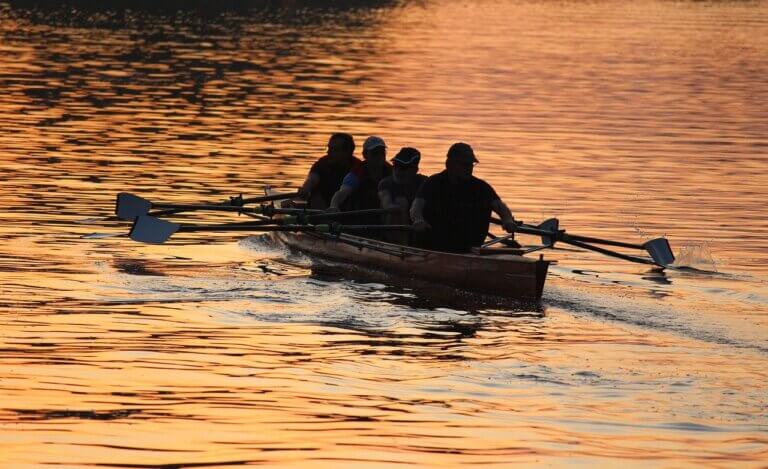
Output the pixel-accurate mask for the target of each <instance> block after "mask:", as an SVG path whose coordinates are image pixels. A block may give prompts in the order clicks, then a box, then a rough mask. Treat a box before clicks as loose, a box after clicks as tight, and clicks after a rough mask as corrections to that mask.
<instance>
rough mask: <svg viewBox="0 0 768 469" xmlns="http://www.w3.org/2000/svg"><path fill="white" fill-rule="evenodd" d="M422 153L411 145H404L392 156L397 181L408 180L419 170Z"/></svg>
mask: <svg viewBox="0 0 768 469" xmlns="http://www.w3.org/2000/svg"><path fill="white" fill-rule="evenodd" d="M419 161H421V153H420V152H419V150H417V149H415V148H411V147H403V148H401V149H400V151H399V152H397V155H395V157H394V158H392V177H393V178H394V180H395V181H397V182H401V181H403V182H407V181H409V180H410V179H411V178H413V177H414V176H416V174H418V172H419Z"/></svg>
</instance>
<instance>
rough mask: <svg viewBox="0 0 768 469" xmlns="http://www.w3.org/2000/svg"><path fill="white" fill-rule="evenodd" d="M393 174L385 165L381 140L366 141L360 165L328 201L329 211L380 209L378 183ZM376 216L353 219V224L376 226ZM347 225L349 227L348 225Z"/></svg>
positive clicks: (390, 167)
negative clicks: (329, 203) (329, 202)
mask: <svg viewBox="0 0 768 469" xmlns="http://www.w3.org/2000/svg"><path fill="white" fill-rule="evenodd" d="M391 174H392V165H390V164H389V163H388V162H387V146H386V144H385V143H384V140H382V139H381V138H380V137H374V136H372V137H368V138H367V139H365V143H363V161H362V162H359V163H357V164H355V165H354V166H353V167H352V169H351V170H350V171H349V173H348V174H347V175H346V176H345V177H344V181H343V182H342V184H341V188H340V189H339V190H338V191H336V193H335V194H334V195H333V198H332V199H331V205H330V207H328V210H331V211H338V210H342V209H343V210H345V211H348V210H366V209H375V208H380V204H379V193H378V190H379V182H380V181H381V180H382V179H384V178H386V177H388V176H389V175H391ZM380 220H381V217H380V216H379V215H365V216H361V217H355V219H354V223H355V224H363V225H368V224H378V223H380ZM349 223H352V221H350V222H349Z"/></svg>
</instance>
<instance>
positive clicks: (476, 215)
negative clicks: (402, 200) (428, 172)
mask: <svg viewBox="0 0 768 469" xmlns="http://www.w3.org/2000/svg"><path fill="white" fill-rule="evenodd" d="M416 197H418V198H422V199H424V201H425V205H424V219H425V220H426V221H427V223H429V224H430V225H431V226H432V229H431V230H429V231H428V232H427V233H426V236H425V237H424V240H423V243H424V244H425V246H424V247H426V248H428V249H433V250H436V251H446V252H457V253H463V252H469V251H470V249H471V248H472V247H473V246H480V245H481V244H483V241H485V237H486V235H487V233H488V224H489V222H490V217H491V204H492V203H493V201H495V200H498V199H499V196H498V195H497V194H496V191H494V190H493V188H492V187H491V186H490V185H489V184H488V183H486V182H485V181H483V180H482V179H478V178H476V177H474V176H472V177H470V178H468V179H456V178H451V177H450V176H449V175H448V173H447V172H446V171H443V172H441V173H438V174H435V175H434V176H430V177H429V178H427V180H426V181H424V184H422V185H421V189H419V192H418V194H417V196H416Z"/></svg>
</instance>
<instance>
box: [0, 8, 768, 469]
mask: <svg viewBox="0 0 768 469" xmlns="http://www.w3.org/2000/svg"><path fill="white" fill-rule="evenodd" d="M52 3H54V2H47V3H46V2H42V4H43V6H34V4H33V3H32V2H18V1H14V2H10V3H8V2H0V90H2V92H0V174H1V175H2V178H0V179H2V180H1V181H0V222H1V223H0V239H2V242H1V243H0V292H1V293H2V294H1V295H0V327H1V329H0V330H1V331H2V333H0V348H1V349H2V353H0V395H2V399H0V464H2V465H4V466H7V467H34V466H42V465H49V464H59V465H63V466H65V467H74V466H129V467H199V466H206V465H216V466H227V465H229V466H237V465H244V464H261V463H263V464H275V465H286V466H292V467H296V466H316V467H327V466H334V467H338V466H347V467H360V466H363V465H366V466H376V465H378V466H394V465H399V463H413V464H418V465H421V466H430V465H432V466H452V465H463V464H467V465H469V464H488V465H490V464H498V465H502V466H504V465H511V464H526V465H563V464H590V465H601V466H616V465H619V464H621V465H623V466H649V465H650V466H656V465H661V466H673V467H679V466H698V465H708V466H716V467H733V466H738V465H743V466H753V467H754V466H761V465H764V464H766V461H768V433H767V432H768V410H767V409H768V407H767V406H768V404H767V402H766V400H767V397H766V396H767V395H766V387H767V386H768V372H766V369H768V266H766V260H767V259H768V256H766V252H768V238H767V237H766V235H765V233H766V230H768V217H766V209H765V200H766V199H768V189H766V187H767V186H768V158H767V157H768V78H766V77H768V59H766V57H768V56H766V54H765V51H766V50H768V5H766V3H765V2H660V1H659V2H656V1H639V2H628V1H624V2H622V1H617V2H543V1H541V2H539V1H531V2H516V1H502V0H498V1H492V0H489V1H477V2H461V1H451V0H448V1H443V2H431V1H426V2H407V1H406V2H386V1H381V2H375V1H369V2H354V3H352V4H351V6H346V7H344V6H339V5H333V7H331V6H330V5H331V3H326V4H325V5H324V6H323V5H319V4H318V2H300V1H299V2H295V1H294V2H284V3H280V2H267V3H263V4H260V3H258V2H252V3H248V2H244V3H243V4H241V5H239V6H238V7H237V8H234V7H232V8H230V6H229V5H227V3H228V2H219V3H220V4H217V5H216V6H213V5H207V6H206V9H205V10H199V9H198V10H190V9H187V10H184V9H183V8H182V9H179V6H178V5H176V4H174V5H173V7H169V8H158V7H151V8H148V7H147V6H146V5H147V4H149V2H135V3H132V2H130V1H123V2H118V3H119V4H121V5H123V6H125V8H119V9H105V8H103V7H94V6H93V5H92V4H91V3H90V2H82V1H81V2H75V3H74V4H73V5H75V6H74V7H72V8H60V7H55V6H53V7H52V6H47V5H49V4H52ZM254 5H256V6H254ZM337 130H344V131H349V132H351V133H353V134H354V135H355V136H356V138H357V139H358V140H359V141H361V140H362V139H363V138H364V137H365V136H366V135H369V134H378V135H382V136H383V137H384V138H385V139H386V140H387V142H388V143H389V145H390V148H392V149H396V148H399V147H400V146H404V145H411V146H416V147H418V148H420V149H421V150H422V153H423V155H424V161H423V165H422V166H423V170H424V172H426V173H431V172H434V171H436V170H438V169H439V168H440V166H441V165H442V160H443V155H444V154H445V150H446V149H447V147H448V145H449V144H450V143H451V142H453V141H456V140H465V141H467V142H470V143H471V144H472V145H473V146H474V147H475V149H476V151H477V154H478V157H479V159H480V160H481V164H480V165H479V166H478V167H477V174H478V175H479V176H480V177H482V178H485V179H486V180H488V181H489V182H491V183H492V184H493V185H494V186H495V187H496V188H497V190H498V192H499V193H500V194H502V195H503V197H504V199H505V200H506V201H507V202H508V204H509V205H510V206H511V207H512V209H513V211H514V212H515V214H516V216H517V217H518V218H521V219H524V220H526V221H530V222H537V221H540V220H543V219H545V218H547V217H550V216H558V217H559V218H560V219H561V225H562V226H563V227H565V228H567V229H568V230H569V232H574V233H580V234H581V233H583V234H588V235H595V236H603V237H608V238H616V239H627V240H632V241H640V240H642V239H646V238H649V237H652V236H656V235H660V234H665V235H667V236H668V237H669V239H670V241H671V243H672V245H673V247H674V248H675V250H676V252H677V254H678V258H679V259H680V261H681V262H680V263H681V264H683V265H689V266H693V267H697V270H693V269H687V270H670V271H667V272H664V273H660V272H654V271H649V270H648V269H646V268H645V267H643V266H636V265H633V264H625V263H623V262H622V261H619V260H613V259H608V258H604V257H600V256H598V255H595V254H590V253H585V252H576V251H568V250H560V251H553V252H550V253H547V256H548V257H551V258H553V259H557V260H558V261H559V264H558V265H557V266H554V267H553V268H552V270H551V274H550V278H549V280H548V283H547V286H546V288H545V293H544V299H543V300H542V303H541V304H540V305H536V306H535V307H532V306H531V305H520V304H514V303H509V302H506V303H505V302H499V301H497V300H493V299H483V298H474V297H470V296H465V295H461V294H457V293H456V292H452V291H447V292H446V291H443V290H441V289H439V288H436V289H435V290H434V291H433V289H432V287H426V286H418V287H414V286H412V285H402V283H400V282H397V280H396V279H394V280H393V279H389V278H387V277H382V276H378V275H375V274H372V273H369V274H366V275H364V276H362V277H360V276H356V275H350V274H349V273H348V272H346V271H344V270H343V269H342V270H339V269H336V268H333V269H326V268H323V269H318V268H314V269H313V268H312V263H311V260H310V259H307V258H305V257H303V256H301V255H297V254H292V253H289V252H286V251H284V250H282V249H281V248H280V247H278V246H275V245H273V244H271V243H269V242H267V241H266V240H264V239H262V238H259V237H251V238H244V237H243V236H242V235H240V236H232V235H229V234H216V235H206V236H203V235H185V236H183V237H182V236H179V237H177V238H174V241H173V242H171V243H169V244H166V245H162V246H148V245H139V244H136V243H132V242H130V241H128V240H127V239H124V238H110V239H103V240H83V239H81V238H80V237H81V236H82V235H84V234H87V233H91V232H94V231H101V232H109V233H122V232H125V230H126V227H125V226H122V225H118V224H110V223H91V224H88V223H82V222H83V220H85V219H87V218H92V217H100V216H104V215H108V214H109V213H110V212H111V210H112V204H113V200H114V196H115V194H116V193H117V192H118V191H122V190H128V191H132V192H135V193H138V194H141V195H144V196H147V197H149V198H151V199H152V200H156V201H177V202H196V201H203V200H204V201H208V200H214V201H216V200H221V199H222V198H224V197H226V196H229V195H235V194H237V193H240V192H243V193H246V194H254V195H258V194H261V192H262V190H263V187H264V186H265V185H267V184H269V185H272V186H274V187H277V188H280V189H288V188H295V187H296V186H297V184H298V183H299V182H300V181H301V179H302V178H303V176H304V174H305V173H306V170H307V168H308V166H309V165H310V164H311V162H312V161H313V160H314V159H316V158H317V157H318V156H319V155H320V154H321V153H322V151H323V144H324V142H325V140H326V139H327V136H328V135H329V133H331V132H333V131H337ZM200 217H202V216H200ZM205 218H206V220H211V221H212V220H220V219H223V218H222V217H213V216H206V217H205ZM188 219H197V218H196V217H192V216H189V217H188Z"/></svg>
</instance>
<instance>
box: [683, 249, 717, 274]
mask: <svg viewBox="0 0 768 469" xmlns="http://www.w3.org/2000/svg"><path fill="white" fill-rule="evenodd" d="M675 266H677V267H691V268H694V269H698V270H709V271H711V272H717V263H716V262H715V259H714V258H713V257H712V250H711V249H710V247H709V244H708V243H688V244H684V245H682V247H681V248H680V251H679V252H678V253H677V254H676V256H675Z"/></svg>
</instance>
